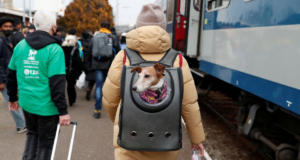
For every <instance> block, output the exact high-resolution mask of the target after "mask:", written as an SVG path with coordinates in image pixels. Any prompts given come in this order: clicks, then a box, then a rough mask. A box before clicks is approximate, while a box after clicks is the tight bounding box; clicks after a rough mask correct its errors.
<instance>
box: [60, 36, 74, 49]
mask: <svg viewBox="0 0 300 160" xmlns="http://www.w3.org/2000/svg"><path fill="white" fill-rule="evenodd" d="M76 42H77V38H76V36H75V35H68V36H67V37H66V38H65V41H64V42H63V44H62V46H63V47H65V46H75V45H76Z"/></svg>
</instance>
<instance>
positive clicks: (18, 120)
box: [0, 83, 25, 128]
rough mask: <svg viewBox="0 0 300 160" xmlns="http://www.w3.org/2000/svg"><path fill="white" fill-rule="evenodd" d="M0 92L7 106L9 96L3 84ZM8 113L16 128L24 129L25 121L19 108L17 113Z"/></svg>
mask: <svg viewBox="0 0 300 160" xmlns="http://www.w3.org/2000/svg"><path fill="white" fill-rule="evenodd" d="M0 92H1V93H2V95H3V97H4V99H5V101H6V103H7V106H8V102H9V96H8V95H7V89H6V84H5V83H4V90H3V91H0ZM10 113H11V115H12V117H13V118H14V120H15V123H16V126H17V128H23V127H25V121H24V117H23V114H22V110H21V108H19V110H18V111H10Z"/></svg>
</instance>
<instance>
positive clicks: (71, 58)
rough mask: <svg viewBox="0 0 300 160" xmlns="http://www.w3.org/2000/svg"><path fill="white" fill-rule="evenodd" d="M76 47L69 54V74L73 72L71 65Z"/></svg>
mask: <svg viewBox="0 0 300 160" xmlns="http://www.w3.org/2000/svg"><path fill="white" fill-rule="evenodd" d="M76 49H77V47H73V49H72V51H71V54H70V65H69V73H71V71H72V70H73V67H72V64H73V56H74V53H75V51H76Z"/></svg>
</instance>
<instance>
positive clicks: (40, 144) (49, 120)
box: [23, 110, 59, 160]
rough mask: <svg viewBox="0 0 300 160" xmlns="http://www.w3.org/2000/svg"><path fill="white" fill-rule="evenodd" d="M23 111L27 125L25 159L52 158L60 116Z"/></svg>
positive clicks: (40, 159) (44, 159) (45, 159)
mask: <svg viewBox="0 0 300 160" xmlns="http://www.w3.org/2000/svg"><path fill="white" fill-rule="evenodd" d="M23 112H24V117H25V120H26V127H27V138H26V143H25V150H24V154H23V160H50V158H51V152H52V147H53V143H54V139H55V133H56V129H57V124H58V122H59V116H58V115H55V116H39V115H36V114H31V113H28V112H26V111H24V110H23Z"/></svg>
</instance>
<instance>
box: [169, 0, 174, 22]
mask: <svg viewBox="0 0 300 160" xmlns="http://www.w3.org/2000/svg"><path fill="white" fill-rule="evenodd" d="M173 16H174V0H169V4H168V22H171V21H173Z"/></svg>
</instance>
